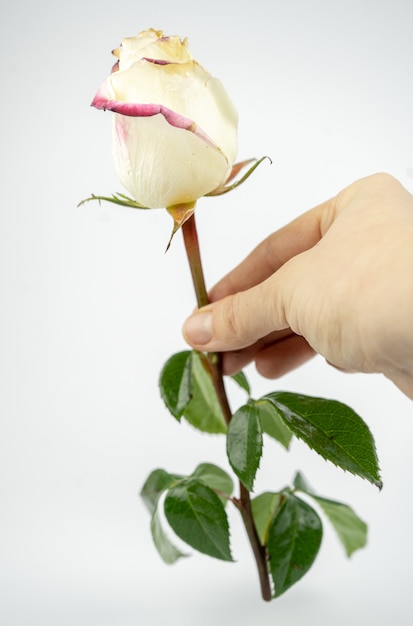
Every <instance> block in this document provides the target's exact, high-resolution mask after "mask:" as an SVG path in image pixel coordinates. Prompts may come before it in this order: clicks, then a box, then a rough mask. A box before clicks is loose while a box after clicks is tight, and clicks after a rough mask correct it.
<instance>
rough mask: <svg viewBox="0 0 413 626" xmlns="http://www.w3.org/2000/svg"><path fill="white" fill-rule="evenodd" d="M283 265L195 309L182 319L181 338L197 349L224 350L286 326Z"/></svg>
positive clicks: (251, 342) (243, 346)
mask: <svg viewBox="0 0 413 626" xmlns="http://www.w3.org/2000/svg"><path fill="white" fill-rule="evenodd" d="M285 267H286V266H283V267H282V268H280V269H279V270H278V271H277V272H276V273H275V274H273V275H272V276H270V277H269V278H268V279H267V280H265V281H263V282H262V283H260V284H258V285H255V286H254V287H251V288H250V289H247V290H246V291H240V292H238V293H235V294H233V295H230V296H226V297H225V298H223V299H222V300H218V301H217V302H214V303H212V304H208V305H207V306H205V307H203V308H202V309H198V311H196V312H195V313H194V314H193V315H191V316H190V317H189V318H188V319H187V320H186V321H185V323H184V326H183V331H182V332H183V335H184V338H185V340H186V341H187V342H188V343H189V344H190V345H191V346H192V347H193V348H195V349H198V350H202V351H207V352H226V351H229V350H240V349H242V348H246V347H247V346H250V345H252V344H253V343H255V342H256V341H257V340H258V339H261V338H262V337H265V336H266V335H268V334H269V333H270V332H272V331H274V330H283V329H285V328H288V326H289V324H288V322H287V320H286V316H285V308H286V307H285V304H284V302H285V297H286V293H287V290H286V289H285V288H284V287H285V286H286V285H288V281H287V282H286V281H285V280H284V274H285V272H284V271H283V270H284V268H285Z"/></svg>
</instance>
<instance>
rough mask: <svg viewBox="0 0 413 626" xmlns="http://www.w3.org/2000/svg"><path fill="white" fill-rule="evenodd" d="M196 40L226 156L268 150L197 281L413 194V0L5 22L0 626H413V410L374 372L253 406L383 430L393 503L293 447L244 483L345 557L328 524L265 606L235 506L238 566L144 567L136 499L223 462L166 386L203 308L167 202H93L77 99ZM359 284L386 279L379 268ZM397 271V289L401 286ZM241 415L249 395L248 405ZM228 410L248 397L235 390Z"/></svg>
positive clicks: (206, 227) (216, 233) (6, 10)
mask: <svg viewBox="0 0 413 626" xmlns="http://www.w3.org/2000/svg"><path fill="white" fill-rule="evenodd" d="M151 26H153V27H155V28H161V29H163V30H164V32H165V33H166V34H179V35H181V36H188V37H189V42H190V48H191V50H192V52H193V54H194V56H195V57H196V58H197V59H198V60H199V61H200V62H201V63H202V64H203V65H204V66H205V67H207V68H208V69H209V70H210V72H211V73H213V74H215V75H217V76H219V77H220V78H221V80H222V81H223V82H224V84H225V85H226V87H227V90H228V91H229V93H230V94H231V96H232V98H233V100H234V102H235V104H236V106H237V108H238V111H239V116H240V125H239V158H240V159H244V158H248V157H251V156H257V157H259V156H261V155H263V154H267V155H269V156H271V158H272V159H273V165H272V166H270V165H269V164H267V163H266V164H263V165H262V166H261V167H260V169H259V171H257V173H256V175H255V176H254V177H253V178H252V179H250V181H249V182H248V183H247V184H246V185H245V186H244V187H243V188H242V189H240V190H238V191H236V192H234V193H232V194H229V195H227V196H225V197H223V198H220V199H213V198H211V199H204V200H201V201H200V202H199V206H198V213H197V215H198V226H199V231H200V239H201V246H202V252H203V259H204V264H205V272H206V276H207V281H208V285H212V284H213V282H214V281H215V280H217V279H218V278H219V277H220V276H221V275H222V274H223V273H224V272H226V271H227V270H229V269H230V268H231V267H232V266H233V265H235V264H236V263H237V262H238V261H239V260H241V259H242V258H243V256H244V255H245V254H246V253H247V252H248V251H249V250H250V249H251V248H252V247H253V246H254V245H255V244H257V243H258V242H259V241H260V240H261V239H262V238H263V237H264V236H266V235H267V234H268V233H269V232H270V231H272V230H275V229H276V228H278V227H279V226H281V225H283V224H284V223H286V222H287V221H289V220H290V219H292V218H293V217H295V216H296V215H298V214H299V213H301V212H302V211H304V210H306V209H308V208H310V207H311V206H313V205H315V204H317V203H319V202H321V201H323V200H325V199H327V198H328V197H329V196H331V195H333V194H335V193H336V192H337V191H339V190H340V189H341V188H342V187H344V186H345V185H347V184H349V183H350V182H352V181H353V180H354V179H356V178H359V177H362V176H365V175H368V174H370V173H373V172H376V171H379V170H384V171H389V172H391V173H392V174H394V175H395V176H397V177H398V178H399V179H400V180H401V181H402V183H403V184H404V185H405V186H406V187H407V188H409V189H410V190H412V189H413V123H412V115H413V88H412V59H413V37H412V27H413V4H412V3H411V2H409V1H408V0H405V1H403V0H387V1H386V0H378V1H374V0H346V1H345V2H344V1H334V0H329V1H328V0H309V1H304V0H288V2H287V1H281V0H274V1H270V0H267V1H265V0H254V1H253V2H246V1H242V0H241V1H231V0H228V1H227V2H223V1H222V0H221V1H220V2H218V1H217V0H209V1H208V2H204V3H201V2H195V1H191V2H189V1H186V0H175V1H174V2H170V1H168V2H167V1H166V0H158V1H157V2H146V3H143V2H138V1H137V0H134V1H133V2H132V1H131V0H118V2H113V1H111V2H109V1H107V0H99V1H97V0H89V1H87V0H85V2H80V1H77V0H75V1H74V2H69V1H66V2H62V1H61V0H53V1H51V0H50V1H49V2H48V1H47V0H39V1H38V2H29V0H25V1H23V2H21V1H20V2H19V1H18V0H16V1H14V2H11V3H6V4H3V5H2V9H1V13H0V29H1V36H0V46H1V48H2V70H1V100H0V107H1V116H0V151H1V169H0V172H1V189H0V194H1V214H0V255H1V266H0V294H1V310H0V324H1V325H0V330H1V352H0V359H1V361H0V372H1V377H0V384H1V393H0V406H1V422H0V429H1V430H0V507H1V516H0V621H1V623H2V624H5V626H17V625H19V626H20V625H21V626H37V625H42V626H49V625H50V626H51V625H53V626H55V625H57V624H59V626H75V625H76V626H95V625H96V626H129V625H132V624H133V625H137V624H139V625H140V626H141V625H142V626H155V625H156V626H157V625H161V624H162V625H163V624H173V625H175V624H179V625H180V626H193V625H196V626H198V625H199V626H204V625H205V626H206V625H208V626H209V625H210V624H212V623H213V624H216V625H217V626H220V625H224V624H228V623H229V622H231V623H234V624H239V625H242V626H244V625H245V626H246V625H251V624H262V625H266V624H268V625H269V624H282V625H283V626H288V625H290V624H291V625H294V626H296V625H297V624H310V625H315V624H317V625H320V624H323V625H329V626H331V625H337V626H341V625H342V624H348V623H349V622H352V623H354V624H362V623H375V624H376V625H378V626H387V625H388V624H389V623H394V624H398V626H405V625H407V624H411V623H412V619H413V608H412V605H411V565H410V564H411V561H412V558H413V538H412V531H411V519H412V515H413V507H412V498H411V481H412V474H413V461H412V455H411V449H412V445H413V411H412V402H411V401H410V400H408V399H407V398H405V397H404V396H402V394H401V393H400V392H398V391H397V390H396V389H395V388H393V386H392V385H391V384H390V383H389V382H387V381H386V380H384V379H383V378H382V377H379V376H362V375H344V374H340V373H339V372H337V371H335V370H333V369H332V368H330V367H329V366H328V365H327V364H325V363H324V361H323V360H322V359H321V358H319V359H315V360H313V362H311V363H309V364H307V365H305V366H304V367H302V368H300V369H299V370H298V371H296V372H295V373H293V374H290V375H288V376H286V377H284V378H283V379H282V380H280V381H275V382H274V381H273V382H272V381H267V380H263V379H260V378H259V377H258V376H257V375H256V373H255V371H254V370H253V369H252V368H251V369H250V371H249V374H250V377H251V380H252V384H253V387H254V394H255V395H256V396H258V395H259V394H261V393H264V392H266V391H271V390H273V389H280V388H281V389H288V390H295V391H301V392H305V393H310V394H314V395H323V396H327V397H334V398H336V399H339V400H342V401H343V402H346V403H348V404H350V405H351V406H352V407H353V408H354V409H355V410H357V411H358V412H359V413H360V414H361V415H362V416H363V417H364V419H365V420H366V422H367V423H368V424H369V426H370V428H371V429H372V431H373V433H374V436H375V439H376V443H377V448H378V452H379V457H380V461H381V467H382V475H383V479H384V489H383V491H382V492H381V493H379V492H378V491H377V490H376V489H375V488H374V487H372V486H371V485H369V484H368V483H366V482H363V481H362V480H360V479H358V478H354V477H352V476H350V475H345V474H343V473H342V472H341V471H339V470H338V469H336V468H335V467H334V466H332V465H331V464H327V463H325V462H324V461H322V460H321V459H320V458H319V457H317V455H315V454H314V453H311V452H309V451H307V449H306V448H305V447H304V446H303V445H302V444H300V443H298V442H297V443H294V445H293V448H292V451H291V452H290V453H286V452H284V451H283V449H282V448H281V447H280V446H278V445H277V444H275V443H273V442H269V443H268V444H267V446H266V453H265V458H264V460H263V463H262V469H261V472H260V475H259V479H258V482H257V489H258V491H261V490H263V489H277V488H281V487H283V486H284V485H285V484H287V483H288V482H289V481H290V480H291V478H292V476H293V474H294V471H295V470H296V469H301V470H302V471H303V472H304V474H305V475H306V476H307V478H308V480H309V481H310V483H311V484H312V485H313V486H314V487H315V488H316V489H317V490H318V491H319V493H321V494H323V495H326V496H330V497H334V498H337V499H341V500H343V501H345V502H348V503H350V504H351V505H352V506H353V507H354V508H355V509H356V511H357V512H358V513H359V514H360V515H361V516H362V517H363V518H364V519H365V520H366V521H367V522H368V523H369V526H370V536H369V546H368V549H366V550H364V551H362V552H359V553H357V554H355V555H354V556H353V558H352V559H351V560H350V561H348V560H347V559H346V557H345V556H344V552H343V550H342V548H341V547H340V546H339V544H338V543H337V541H336V539H335V536H334V534H333V532H332V531H331V529H330V528H329V527H326V530H325V537H324V541H323V545H322V549H321V552H320V555H319V557H318V559H317V561H316V564H315V566H314V568H313V570H312V571H311V572H310V573H309V574H308V575H307V576H306V577H305V578H304V579H303V580H302V581H301V582H300V583H299V584H298V585H297V586H296V587H294V588H293V589H291V590H290V591H289V592H288V593H287V594H286V595H285V596H283V597H282V598H280V599H279V600H277V601H275V602H273V603H271V604H265V603H263V602H262V601H261V600H260V597H259V589H258V583H257V578H256V573H255V570H254V563H253V559H252V557H251V555H250V551H249V547H248V546H247V544H246V539H245V537H244V533H243V529H242V528H241V525H240V522H239V519H238V517H237V515H235V514H231V524H232V527H233V528H232V540H233V552H234V554H235V557H236V559H237V562H236V563H235V564H228V563H222V562H219V561H216V560H212V559H210V558H208V557H204V556H202V555H197V554H195V555H193V556H192V557H191V558H189V559H185V560H182V561H181V562H179V563H178V564H177V565H175V566H173V567H168V566H166V565H164V564H163V563H162V562H161V560H160V559H159V557H158V555H157V554H156V552H155V550H154V548H153V546H152V543H151V538H150V534H149V519H148V515H147V512H146V510H145V509H144V507H143V505H142V503H141V501H140V499H139V497H138V496H137V494H138V492H139V489H140V487H141V485H142V483H143V482H144V480H145V479H146V476H147V475H148V473H149V472H150V471H151V470H152V469H153V468H155V467H165V468H166V469H168V470H170V471H172V472H182V473H185V472H191V471H192V470H193V469H194V467H195V466H196V465H197V464H198V463H199V462H200V461H212V462H216V463H218V464H221V465H223V466H226V461H225V455H224V445H223V441H224V440H223V439H222V438H219V437H208V436H203V435H201V434H200V433H198V432H196V431H194V430H193V429H191V428H189V427H187V426H186V425H185V424H182V425H178V423H177V422H175V421H174V420H173V418H172V417H170V416H169V414H167V412H166V410H165V409H164V407H163V404H162V401H161V400H160V398H159V392H158V389H157V377H158V373H159V371H160V368H161V366H162V365H163V363H164V361H165V360H166V359H167V358H168V357H169V356H170V355H171V354H172V353H173V352H176V351H179V350H181V349H185V344H184V342H183V340H182V338H181V332H180V329H181V325H182V322H183V320H184V318H185V317H186V316H187V314H188V313H189V312H190V311H191V309H192V307H193V306H194V297H193V294H192V287H191V284H190V278H189V272H188V270H187V267H186V261H185V258H184V253H183V246H182V242H181V238H180V236H177V237H176V240H175V241H174V242H173V245H172V248H171V249H170V251H169V252H168V254H167V255H164V247H165V243H166V241H167V239H168V236H169V231H170V227H171V223H170V218H169V216H168V215H167V214H166V213H165V212H164V211H162V210H159V211H152V212H150V213H140V212H137V211H133V210H132V209H122V208H120V207H116V206H111V205H105V206H103V205H102V206H101V207H99V206H98V205H97V204H89V205H87V206H85V207H82V208H77V206H76V205H77V203H78V202H79V201H80V200H81V199H82V198H84V197H86V196H88V195H89V194H90V193H91V192H93V193H97V194H110V193H112V192H115V191H122V189H121V188H120V185H119V183H118V182H117V180H116V179H115V176H114V172H113V165H112V157H111V124H110V122H111V119H110V114H109V113H106V114H105V113H102V112H98V111H96V110H95V109H92V108H90V107H89V103H90V101H91V99H92V97H93V95H94V93H95V91H96V89H97V87H98V85H99V84H100V82H101V81H102V80H103V79H104V78H105V76H106V75H107V73H108V72H109V70H110V67H111V65H112V57H111V55H110V51H111V49H112V48H114V47H117V45H118V44H119V43H120V40H121V39H122V37H124V36H129V35H134V34H137V33H138V32H139V31H140V30H143V29H145V28H148V27H151ZM372 280H375V277H374V276H372ZM395 280H397V277H395ZM240 400H242V399H241V398H240ZM233 401H234V402H236V401H238V396H236V397H235V396H234V399H233Z"/></svg>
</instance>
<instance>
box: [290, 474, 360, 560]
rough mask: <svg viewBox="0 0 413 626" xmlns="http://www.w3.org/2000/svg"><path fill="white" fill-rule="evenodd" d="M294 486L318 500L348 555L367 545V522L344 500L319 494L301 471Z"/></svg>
mask: <svg viewBox="0 0 413 626" xmlns="http://www.w3.org/2000/svg"><path fill="white" fill-rule="evenodd" d="M294 486H295V487H296V489H299V490H300V491H302V492H304V493H306V494H307V495H309V496H310V497H311V498H313V500H315V501H316V502H317V504H318V505H319V506H320V508H321V510H322V511H323V513H324V514H325V515H326V517H327V518H328V519H329V521H330V523H331V524H332V526H333V528H334V530H335V531H336V533H337V535H338V538H339V539H340V541H341V543H342V544H343V547H344V549H345V551H346V554H347V556H348V557H350V556H351V555H352V554H353V553H354V552H356V550H360V549H361V548H364V547H365V546H366V545H367V533H368V527H367V524H366V523H365V522H363V520H362V519H360V517H358V515H356V513H355V512H354V510H353V509H352V508H351V507H349V506H348V505H347V504H344V503H342V502H337V501H335V500H329V499H327V498H322V497H320V496H317V495H316V494H315V493H314V492H313V491H312V490H311V489H310V487H309V485H308V483H307V481H306V480H305V479H304V477H303V475H302V474H301V473H297V475H296V477H295V480H294Z"/></svg>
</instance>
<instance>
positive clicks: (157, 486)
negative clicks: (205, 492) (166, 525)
mask: <svg viewBox="0 0 413 626" xmlns="http://www.w3.org/2000/svg"><path fill="white" fill-rule="evenodd" d="M181 479H182V476H179V475H178V474H168V472H165V470H163V469H156V470H153V472H151V473H150V474H149V476H148V478H147V479H146V481H145V484H144V485H143V487H142V489H141V492H140V496H141V498H142V500H143V502H144V504H145V506H146V508H147V509H148V511H149V513H150V514H151V515H153V513H154V511H155V509H156V506H157V504H158V501H159V498H160V497H161V495H162V494H163V492H164V491H166V490H167V489H169V487H171V486H172V485H173V484H174V483H176V482H177V481H179V480H181Z"/></svg>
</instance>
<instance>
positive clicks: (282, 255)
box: [209, 201, 332, 302]
mask: <svg viewBox="0 0 413 626" xmlns="http://www.w3.org/2000/svg"><path fill="white" fill-rule="evenodd" d="M331 204H332V201H328V202H325V203H323V204H321V205H319V206H317V207H315V208H314V209H311V210H310V211H308V212H307V213H304V214H303V215H301V216H300V217H298V218H297V219H295V220H294V221H292V222H291V223H290V224H287V225H286V226H284V227H283V228H281V229H280V230H278V231H276V232H275V233H273V234H272V235H270V236H269V237H267V238H266V239H264V241H262V242H261V243H260V244H259V245H258V246H257V247H256V248H255V249H254V250H253V251H252V252H251V253H250V254H249V255H248V256H247V257H246V258H245V259H244V260H243V261H242V262H241V263H240V264H239V265H237V267H235V268H234V269H233V270H232V271H231V272H229V273H228V274H227V275H226V276H224V278H222V279H221V280H220V281H219V282H218V283H217V284H216V285H215V286H214V287H213V288H212V289H211V291H210V293H209V297H210V300H211V302H215V301H216V300H220V299H221V298H223V297H225V296H227V295H230V294H233V293H236V292H238V291H244V290H245V289H249V288H250V287H253V286H255V285H257V284H258V283H261V282H262V281H263V280H266V279H267V278H268V277H269V276H271V274H273V273H274V272H276V271H277V270H278V269H279V268H280V267H281V266H282V265H284V263H286V262H287V261H288V260H289V259H291V258H292V257H294V256H296V255H297V254H300V253H301V252H304V251H305V250H308V249H309V248H312V247H313V246H314V245H315V244H316V243H317V242H318V241H319V240H320V238H321V229H322V228H323V225H322V223H321V222H322V221H325V220H323V216H324V215H325V214H326V213H328V212H329V209H330V206H331Z"/></svg>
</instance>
